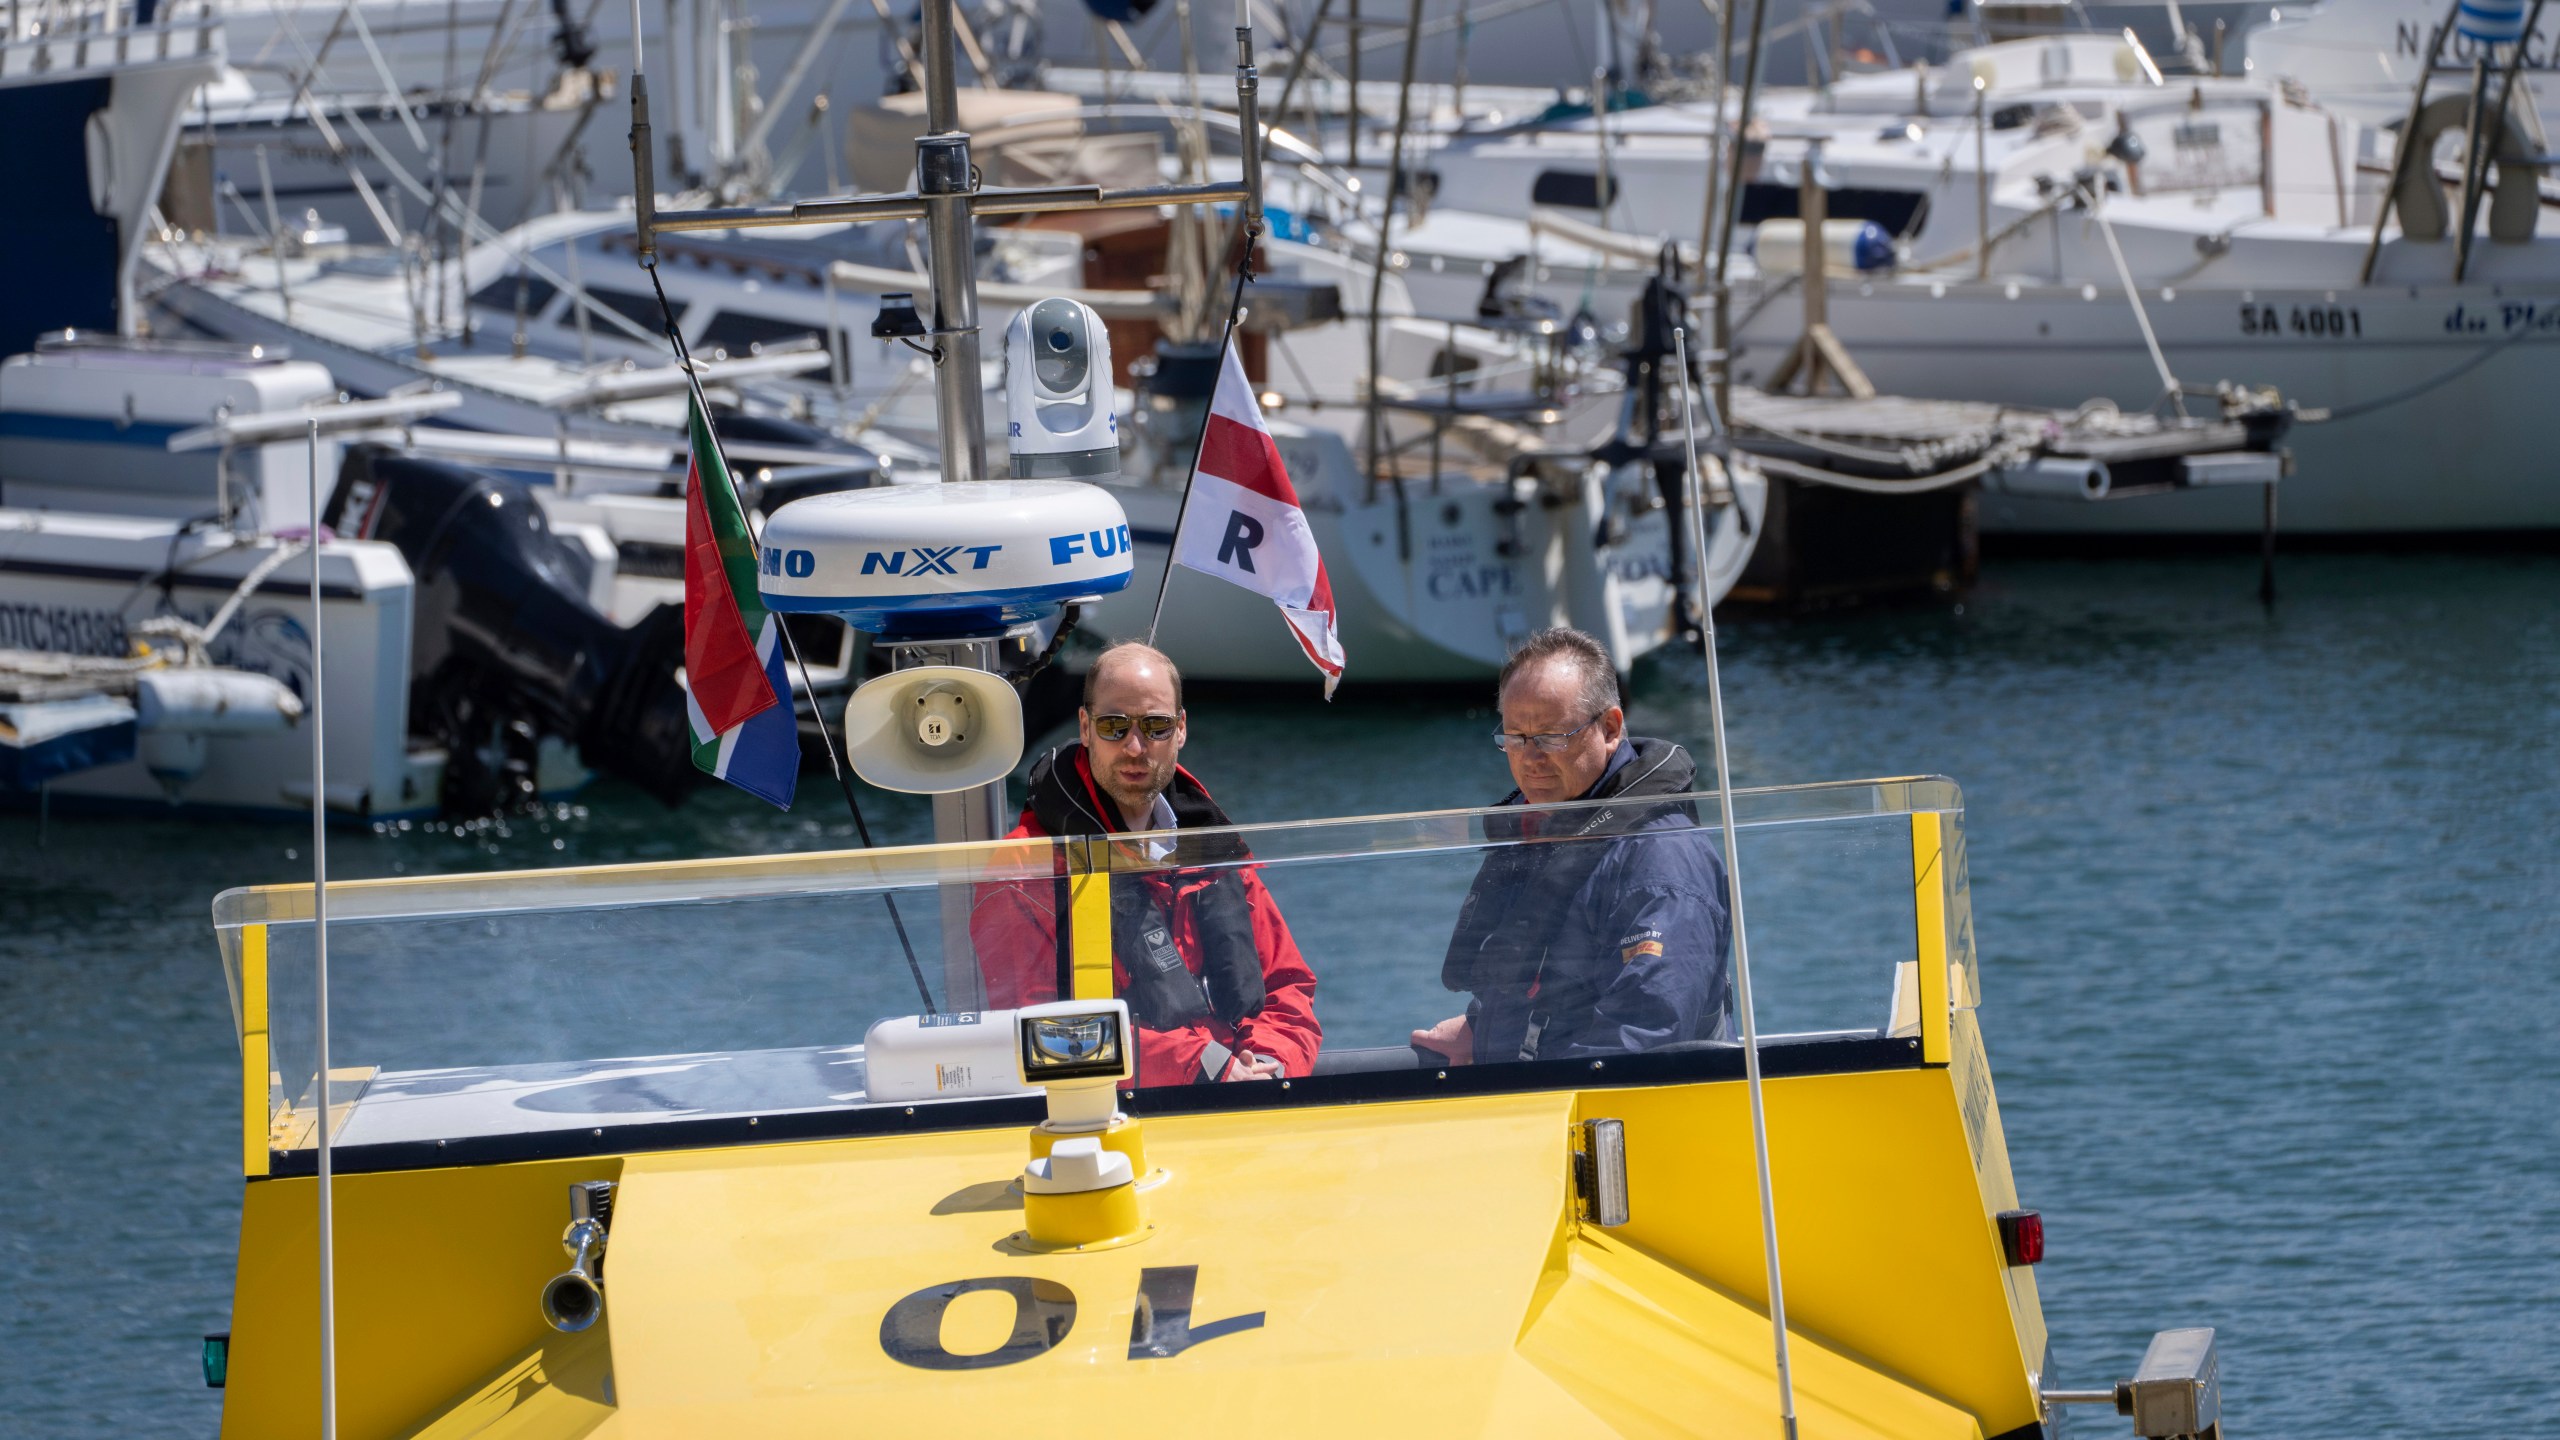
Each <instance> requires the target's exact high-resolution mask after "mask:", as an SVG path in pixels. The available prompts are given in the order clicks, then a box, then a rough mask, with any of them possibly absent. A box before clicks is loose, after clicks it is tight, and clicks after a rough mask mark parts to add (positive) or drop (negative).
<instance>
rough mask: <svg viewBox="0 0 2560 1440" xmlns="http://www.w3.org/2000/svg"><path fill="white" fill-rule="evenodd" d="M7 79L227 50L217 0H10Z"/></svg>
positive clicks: (2, 58) (4, 55) (3, 45)
mask: <svg viewBox="0 0 2560 1440" xmlns="http://www.w3.org/2000/svg"><path fill="white" fill-rule="evenodd" d="M0 16H5V19H0V83H6V82H8V81H11V80H25V79H30V78H33V77H36V76H46V77H58V76H62V75H69V74H77V73H79V72H81V71H84V70H92V69H98V70H105V69H113V68H116V67H119V66H125V65H131V64H135V63H137V62H149V61H155V60H188V59H194V58H196V57H198V56H202V55H209V54H219V53H220V51H221V46H222V19H221V16H220V15H219V14H217V13H216V12H215V10H214V8H213V6H212V4H211V3H210V0H158V3H153V0H8V4H7V7H6V9H5V10H0Z"/></svg>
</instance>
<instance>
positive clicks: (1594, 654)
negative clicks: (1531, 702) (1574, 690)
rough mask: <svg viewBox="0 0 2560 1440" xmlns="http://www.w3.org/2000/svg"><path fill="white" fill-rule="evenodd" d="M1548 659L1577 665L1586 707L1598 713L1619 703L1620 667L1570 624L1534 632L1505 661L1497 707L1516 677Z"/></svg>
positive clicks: (1496, 686) (1495, 691) (1497, 686)
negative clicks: (1612, 662)
mask: <svg viewBox="0 0 2560 1440" xmlns="http://www.w3.org/2000/svg"><path fill="white" fill-rule="evenodd" d="M1549 660H1562V661H1564V662H1565V663H1566V664H1568V665H1571V666H1572V667H1573V668H1574V670H1575V672H1576V674H1577V675H1578V677H1579V678H1580V679H1581V681H1582V708H1583V709H1585V710H1588V711H1590V712H1591V713H1592V714H1594V715H1597V714H1600V713H1601V712H1602V711H1605V710H1608V709H1610V708H1611V707H1613V706H1615V705H1617V704H1618V703H1619V702H1618V667H1617V666H1616V665H1614V664H1611V663H1610V661H1609V651H1608V649H1607V647H1605V646H1603V645H1602V644H1601V643H1600V642H1599V641H1597V640H1595V639H1593V638H1591V637H1590V636H1589V635H1586V634H1584V633H1582V632H1581V631H1579V630H1576V629H1574V628H1573V627H1571V626H1569V625H1553V626H1549V627H1548V628H1546V629H1544V630H1539V631H1536V632H1534V633H1532V634H1531V635H1530V636H1529V638H1528V639H1526V640H1523V641H1521V642H1520V648H1519V649H1517V650H1514V651H1512V652H1511V658H1510V659H1508V660H1505V661H1503V662H1502V673H1501V674H1500V675H1497V676H1495V677H1494V681H1493V703H1494V705H1495V707H1496V708H1497V709H1498V708H1500V706H1501V704H1502V696H1503V692H1504V691H1506V690H1509V689H1510V688H1511V680H1512V677H1513V676H1515V675H1518V674H1519V673H1520V672H1521V671H1523V670H1527V669H1529V668H1530V667H1532V666H1535V665H1541V664H1544V663H1545V662H1547V661H1549Z"/></svg>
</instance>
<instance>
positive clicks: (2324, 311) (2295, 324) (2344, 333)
mask: <svg viewBox="0 0 2560 1440" xmlns="http://www.w3.org/2000/svg"><path fill="white" fill-rule="evenodd" d="M2240 333H2241V334H2243V335H2267V336H2277V335H2304V336H2309V337H2310V338H2312V339H2314V340H2361V339H2363V338H2364V314H2363V312H2362V311H2359V310H2358V309H2356V307H2354V306H2353V305H2291V306H2276V305H2252V304H2248V303H2245V302H2244V303H2243V304H2242V305H2241V306H2240Z"/></svg>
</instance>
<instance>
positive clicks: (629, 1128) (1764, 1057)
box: [251, 1038, 2006, 1440]
mask: <svg viewBox="0 0 2560 1440" xmlns="http://www.w3.org/2000/svg"><path fill="white" fill-rule="evenodd" d="M1921 1068H1923V1067H1922V1064H1921V1060H1920V1042H1919V1041H1917V1040H1912V1039H1878V1038H1856V1039H1835V1040H1808V1041H1802V1042H1797V1043H1789V1044H1776V1045H1764V1046H1762V1047H1761V1050H1760V1073H1761V1074H1763V1075H1765V1076H1769V1077H1772V1078H1778V1077H1785V1076H1795V1075H1854V1074H1864V1073H1869V1072H1874V1071H1884V1070H1918V1069H1921ZM1741 1078H1742V1051H1741V1049H1740V1048H1739V1047H1729V1046H1721V1045H1719V1046H1715V1047H1713V1048H1704V1049H1695V1050H1680V1051H1653V1052H1648V1053H1639V1054H1632V1055H1617V1056H1611V1057H1609V1058H1607V1059H1604V1060H1534V1061H1529V1062H1526V1063H1523V1064H1511V1065H1456V1066H1451V1067H1449V1068H1448V1069H1446V1070H1439V1069H1424V1068H1422V1067H1421V1066H1419V1065H1416V1066H1415V1067H1414V1068H1412V1069H1410V1070H1370V1071H1362V1072H1357V1073H1353V1074H1347V1075H1306V1076H1298V1077H1293V1078H1291V1079H1289V1080H1285V1081H1254V1082H1250V1083H1246V1082H1237V1083H1234V1084H1225V1085H1164V1086H1158V1087H1155V1088H1153V1089H1147V1090H1137V1091H1125V1090H1124V1091H1122V1092H1121V1102H1120V1103H1121V1106H1122V1108H1124V1109H1126V1110H1127V1111H1128V1112H1129V1113H1130V1114H1133V1115H1137V1116H1140V1117H1144V1116H1148V1115H1201V1114H1210V1113H1214V1112H1219V1111H1270V1110H1286V1109H1292V1108H1309V1107H1315V1106H1323V1105H1363V1104H1375V1103H1379V1102H1383V1101H1393V1100H1423V1099H1429V1098H1432V1097H1434V1096H1441V1095H1506V1094H1523V1093H1531V1092H1536V1091H1541V1090H1544V1091H1560V1090H1599V1089H1613V1088H1617V1087H1621V1086H1635V1085H1671V1084H1694V1083H1700V1082H1708V1083H1712V1082H1715V1081H1721V1080H1739V1079H1741ZM1046 1113H1047V1104H1046V1102H1045V1101H1043V1100H1042V1099H1041V1098H1040V1097H1039V1096H1037V1095H1007V1096H1003V1097H1000V1098H997V1099H989V1100H945V1101H934V1102H929V1103H926V1104H921V1105H912V1106H908V1105H895V1104H891V1105H865V1106H849V1107H847V1108H845V1109H842V1110H804V1111H797V1112H793V1113H790V1114H782V1115H761V1116H757V1117H755V1118H753V1119H749V1118H746V1117H743V1116H722V1117H720V1118H718V1119H714V1120H658V1121H651V1122H648V1123H645V1124H639V1125H606V1126H600V1127H597V1128H595V1129H591V1130H550V1131H544V1132H541V1133H539V1134H532V1135H493V1136H482V1137H473V1138H465V1139H454V1140H442V1141H436V1140H417V1141H404V1142H402V1143H400V1144H396V1145H340V1146H337V1147H334V1148H333V1149H332V1150H331V1151H330V1161H331V1168H332V1169H334V1170H335V1171H336V1172H337V1173H339V1174H341V1175H370V1174H383V1173H387V1172H391V1171H399V1170H434V1169H441V1168H444V1167H448V1166H455V1165H510V1164H517V1163H521V1162H524V1161H530V1160H570V1159H582V1158H586V1157H590V1156H599V1155H632V1154H642V1153H646V1152H649V1151H660V1150H708V1149H717V1148H720V1147H723V1146H730V1145H774V1144H780V1143H783V1142H785V1141H794V1140H838V1139H849V1138H854V1137H858V1136H870V1135H912V1134H924V1133H933V1132H941V1131H952V1130H987V1129H996V1128H1000V1127H1011V1126H1024V1125H1034V1124H1037V1123H1039V1121H1040V1118H1041V1116H1042V1115H1044V1114H1046ZM318 1163H319V1162H318V1157H317V1156H316V1155H315V1154H314V1153H313V1152H311V1151H309V1150H292V1151H276V1152H273V1153H271V1154H270V1155H269V1156H268V1161H267V1164H268V1177H267V1178H278V1179H281V1178H287V1177H299V1176H306V1175H310V1174H312V1173H314V1171H315V1169H316V1167H317V1165H318ZM256 1178H258V1177H255V1176H253V1177H251V1179H252V1180H255V1179H256ZM2002 1440H2006V1437H2002Z"/></svg>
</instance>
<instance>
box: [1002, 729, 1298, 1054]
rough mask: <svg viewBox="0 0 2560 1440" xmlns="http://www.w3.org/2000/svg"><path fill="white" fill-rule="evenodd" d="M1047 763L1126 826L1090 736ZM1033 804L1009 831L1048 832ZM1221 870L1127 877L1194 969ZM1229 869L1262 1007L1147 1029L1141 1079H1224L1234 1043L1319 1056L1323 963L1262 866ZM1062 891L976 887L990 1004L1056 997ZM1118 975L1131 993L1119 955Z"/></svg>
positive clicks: (1114, 971)
mask: <svg viewBox="0 0 2560 1440" xmlns="http://www.w3.org/2000/svg"><path fill="white" fill-rule="evenodd" d="M1048 763H1050V764H1051V765H1054V766H1056V767H1058V774H1057V779H1058V780H1059V781H1060V782H1063V783H1064V784H1065V785H1066V786H1067V788H1068V791H1069V793H1070V794H1071V795H1073V796H1074V797H1075V798H1076V799H1078V800H1079V801H1080V802H1081V803H1080V805H1079V806H1078V808H1079V809H1080V810H1082V811H1084V812H1086V813H1087V814H1089V815H1090V816H1091V817H1092V818H1094V819H1097V820H1101V821H1102V822H1103V823H1104V824H1107V825H1109V826H1110V828H1111V829H1112V830H1113V831H1114V832H1115V833H1116V832H1119V831H1122V830H1124V829H1125V828H1126V827H1124V826H1122V825H1119V824H1117V823H1116V817H1117V815H1118V813H1119V812H1118V810H1117V808H1116V807H1114V806H1112V805H1110V804H1109V803H1107V802H1106V800H1105V799H1104V797H1103V795H1102V792H1101V790H1100V788H1099V787H1097V786H1096V785H1095V784H1094V783H1093V771H1092V768H1091V766H1090V765H1088V764H1087V762H1086V760H1085V754H1084V747H1083V746H1082V745H1071V746H1068V747H1066V748H1064V749H1062V750H1059V751H1055V752H1052V754H1051V756H1050V759H1049V762H1048ZM1174 784H1175V786H1176V787H1177V789H1185V788H1187V789H1188V790H1189V791H1191V792H1192V793H1193V794H1194V795H1196V796H1197V797H1198V798H1199V799H1201V800H1206V799H1207V798H1208V791H1207V789H1206V788H1204V787H1202V786H1201V784H1200V782H1199V781H1198V780H1197V779H1194V778H1193V777H1192V775H1191V772H1190V771H1188V770H1182V769H1179V768H1178V767H1177V769H1176V771H1175V779H1174ZM1211 803H1212V805H1213V806H1214V802H1211ZM1033 809H1034V807H1033V806H1031V805H1029V804H1026V805H1024V806H1023V810H1022V816H1021V819H1020V820H1019V822H1017V823H1016V824H1015V826H1014V827H1013V830H1012V832H1011V833H1010V834H1009V835H1007V836H1006V838H1007V839H1042V838H1046V837H1047V836H1048V835H1049V834H1050V831H1049V829H1048V828H1047V827H1046V826H1044V825H1042V824H1041V822H1040V820H1039V818H1038V817H1037V816H1036V815H1035V814H1034V813H1033ZM1216 873H1219V872H1207V871H1176V870H1167V871H1161V872H1156V873H1152V874H1139V875H1134V876H1125V877H1122V882H1121V883H1128V882H1130V881H1135V883H1137V884H1140V885H1144V886H1146V887H1147V888H1148V889H1149V891H1150V892H1151V893H1152V896H1153V898H1154V899H1155V901H1156V903H1157V904H1158V905H1159V906H1161V907H1162V909H1163V910H1164V913H1165V915H1166V916H1167V918H1169V919H1170V920H1171V922H1172V927H1173V941H1174V947H1175V948H1176V949H1177V950H1178V951H1180V952H1181V955H1182V960H1183V963H1184V964H1185V965H1186V966H1188V967H1189V968H1190V970H1191V972H1192V973H1193V974H1194V975H1197V974H1199V973H1200V972H1201V967H1202V959H1203V954H1204V947H1203V944H1202V938H1201V931H1200V923H1199V917H1198V915H1197V914H1196V913H1195V909H1194V903H1193V902H1194V898H1195V897H1196V896H1198V895H1199V894H1200V893H1201V892H1202V891H1204V890H1206V889H1207V888H1208V887H1209V885H1210V884H1211V883H1212V882H1213V878H1214V875H1215V874H1216ZM1225 873H1232V874H1233V875H1234V876H1235V878H1236V879H1237V881H1239V882H1241V884H1242V885H1243V887H1244V893H1245V899H1246V904H1247V906H1248V908H1249V909H1250V910H1251V912H1252V916H1253V939H1254V948H1255V949H1256V950H1257V951H1258V952H1259V953H1260V956H1261V959H1262V984H1263V1002H1262V1007H1261V1008H1260V1009H1259V1010H1257V1011H1255V1012H1253V1013H1252V1014H1249V1015H1246V1016H1245V1017H1244V1018H1243V1019H1242V1020H1241V1021H1240V1022H1239V1023H1237V1024H1236V1025H1234V1026H1229V1025H1227V1024H1226V1023H1225V1022H1223V1021H1221V1020H1220V1019H1218V1017H1217V1016H1215V1015H1211V1016H1209V1017H1208V1018H1207V1019H1205V1020H1203V1021H1201V1022H1199V1023H1197V1024H1192V1025H1186V1026H1184V1027H1182V1028H1181V1029H1178V1030H1148V1029H1140V1030H1139V1031H1138V1083H1139V1084H1140V1085H1183V1084H1189V1083H1192V1082H1194V1081H1200V1080H1211V1079H1216V1078H1219V1077H1218V1076H1217V1075H1212V1074H1210V1073H1207V1072H1208V1069H1209V1067H1210V1066H1211V1065H1216V1066H1218V1068H1219V1069H1220V1070H1221V1071H1223V1069H1224V1061H1223V1058H1222V1057H1223V1056H1224V1055H1225V1054H1227V1053H1229V1052H1250V1053H1252V1054H1255V1055H1267V1056H1269V1057H1271V1058H1272V1059H1275V1060H1278V1061H1279V1062H1280V1064H1281V1067H1282V1069H1283V1071H1284V1072H1285V1073H1286V1074H1289V1075H1304V1074H1306V1073H1307V1071H1308V1069H1309V1068H1310V1067H1311V1066H1313V1065H1314V1063H1315V1058H1316V1051H1317V1050H1318V1049H1319V1048H1320V1047H1321V1046H1322V1045H1323V1043H1324V1030H1323V1027H1322V1026H1321V1025H1319V1024H1318V1023H1317V1021H1316V1013H1315V989H1316V977H1315V972H1314V971H1312V970H1309V969H1308V968H1307V962H1306V961H1305V960H1304V959H1303V958H1302V957H1300V955H1299V954H1298V944H1297V942H1296V941H1295V940H1293V939H1291V938H1290V936H1289V924H1288V922H1287V921H1286V920H1283V919H1281V918H1280V907H1279V905H1278V904H1277V903H1276V902H1274V901H1273V900H1272V898H1271V892H1270V890H1268V889H1267V888H1265V887H1264V885H1263V883H1262V877H1261V876H1260V874H1258V873H1257V872H1256V870H1255V869H1254V868H1252V867H1245V868H1242V869H1239V870H1235V871H1232V872H1225ZM1055 896H1056V888H1055V887H1054V886H1052V885H1049V884H1046V883H1042V882H1036V881H1021V882H1016V881H1007V882H1001V883H991V884H986V885H981V886H979V887H978V889H977V894H976V896H975V898H974V904H973V908H972V911H971V914H970V919H969V938H970V940H971V942H972V943H973V944H974V945H975V947H976V949H977V952H978V965H979V968H980V970H981V971H982V972H983V973H984V974H985V977H986V982H987V1004H988V1005H989V1006H990V1007H991V1008H995V1009H1011V1008H1014V1007H1016V1006H1022V1005H1037V1004H1040V1003H1042V1002H1044V1001H1049V1000H1055V999H1057V998H1058V939H1057V934H1058V932H1057V922H1056V917H1055V913H1054V912H1055V909H1056V899H1055ZM1111 975H1112V982H1113V985H1114V986H1115V988H1117V989H1119V990H1121V991H1124V992H1125V991H1126V989H1127V988H1128V985H1129V973H1128V971H1127V969H1126V968H1125V967H1123V966H1122V965H1121V964H1120V963H1119V962H1118V961H1117V960H1116V959H1115V960H1114V961H1113V963H1112V967H1111Z"/></svg>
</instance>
